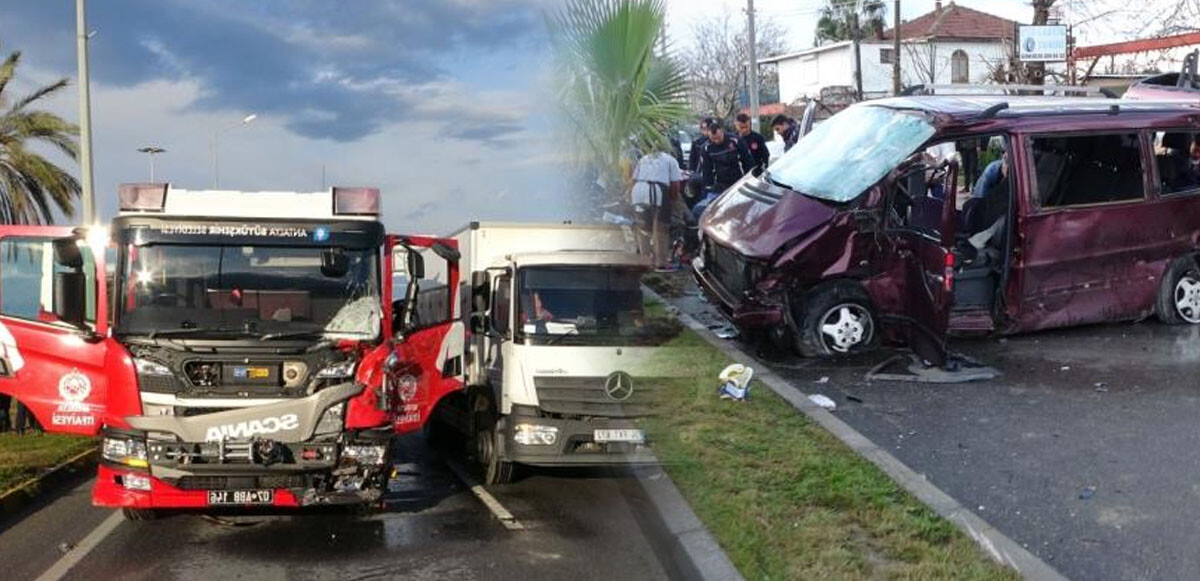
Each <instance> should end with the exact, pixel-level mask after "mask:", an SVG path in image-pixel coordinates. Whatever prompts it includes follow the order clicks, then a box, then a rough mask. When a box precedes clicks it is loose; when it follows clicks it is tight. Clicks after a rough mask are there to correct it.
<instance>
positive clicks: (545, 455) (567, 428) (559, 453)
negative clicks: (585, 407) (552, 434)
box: [499, 415, 658, 466]
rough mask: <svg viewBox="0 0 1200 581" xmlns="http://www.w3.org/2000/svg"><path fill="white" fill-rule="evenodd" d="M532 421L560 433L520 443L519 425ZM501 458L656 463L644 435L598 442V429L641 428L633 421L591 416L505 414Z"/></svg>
mask: <svg viewBox="0 0 1200 581" xmlns="http://www.w3.org/2000/svg"><path fill="white" fill-rule="evenodd" d="M520 424H532V425H537V426H546V427H553V428H556V429H557V432H556V434H557V436H556V438H555V441H554V443H553V444H522V443H519V442H517V440H516V433H517V428H516V426H517V425H520ZM499 428H500V433H501V434H502V435H503V438H502V444H501V445H502V449H501V450H500V454H501V457H502V458H504V459H506V460H508V461H511V462H517V463H520V464H528V465H530V466H604V465H613V464H621V465H629V464H657V463H658V458H656V457H655V456H654V454H653V453H652V452H651V451H650V447H649V445H648V443H647V442H646V441H645V439H644V437H643V440H642V442H640V443H638V442H597V441H596V433H597V431H598V430H637V431H638V432H641V433H643V434H644V433H645V432H644V431H643V430H642V428H640V427H639V426H637V425H636V423H634V422H633V421H631V420H617V419H592V420H563V419H556V418H543V417H530V416H523V415H512V416H505V417H504V418H502V419H501V421H500V426H499Z"/></svg>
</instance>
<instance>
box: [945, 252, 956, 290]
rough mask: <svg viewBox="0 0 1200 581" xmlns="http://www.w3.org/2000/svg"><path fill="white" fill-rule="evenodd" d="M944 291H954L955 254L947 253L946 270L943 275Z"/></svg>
mask: <svg viewBox="0 0 1200 581" xmlns="http://www.w3.org/2000/svg"><path fill="white" fill-rule="evenodd" d="M942 285H943V290H945V291H946V292H951V291H953V290H954V253H953V252H947V253H946V270H945V272H943V273H942Z"/></svg>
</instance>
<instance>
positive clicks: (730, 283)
mask: <svg viewBox="0 0 1200 581" xmlns="http://www.w3.org/2000/svg"><path fill="white" fill-rule="evenodd" d="M704 264H705V267H706V270H707V271H708V273H709V276H710V277H711V278H713V279H715V280H716V282H717V283H718V284H720V285H721V288H723V289H725V291H726V292H728V293H730V294H732V295H733V296H735V297H737V298H738V299H739V300H740V299H741V297H742V295H743V294H744V293H745V291H746V289H747V282H748V281H747V277H746V259H745V258H743V257H742V255H740V254H738V253H737V252H734V251H733V250H730V249H728V248H726V247H724V246H721V245H720V244H714V243H712V242H708V243H707V244H705V255H704Z"/></svg>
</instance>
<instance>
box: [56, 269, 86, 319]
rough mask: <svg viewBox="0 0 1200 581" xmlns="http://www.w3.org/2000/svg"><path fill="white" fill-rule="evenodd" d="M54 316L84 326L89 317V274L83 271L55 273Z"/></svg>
mask: <svg viewBox="0 0 1200 581" xmlns="http://www.w3.org/2000/svg"><path fill="white" fill-rule="evenodd" d="M54 316H56V317H58V318H59V319H60V320H62V321H63V322H65V323H69V324H71V325H73V326H75V327H80V328H82V327H83V326H84V323H85V322H86V319H87V275H86V274H84V273H83V272H79V271H76V272H56V273H54Z"/></svg>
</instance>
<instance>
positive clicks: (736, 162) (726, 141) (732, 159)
mask: <svg viewBox="0 0 1200 581" xmlns="http://www.w3.org/2000/svg"><path fill="white" fill-rule="evenodd" d="M700 165H701V167H702V168H703V170H704V178H703V179H704V192H705V195H704V199H702V200H700V202H698V203H697V204H696V205H695V206H694V207H693V208H692V213H693V214H694V215H695V216H696V219H697V220H699V219H700V215H701V214H703V213H704V210H705V209H706V208H708V204H709V203H711V202H712V201H713V200H715V199H716V198H717V196H719V195H721V194H722V193H723V192H724V191H725V190H728V189H729V188H730V186H732V185H733V184H735V183H737V181H738V180H740V179H742V176H744V175H746V174H747V173H749V172H750V170H751V169H752V168H754V158H753V157H751V156H750V150H748V149H746V144H745V143H742V142H741V141H740V140H739V139H738V138H736V137H734V136H732V135H729V134H727V133H726V132H725V125H724V124H723V123H722V122H721V121H720V120H714V122H713V124H712V125H710V126H709V128H708V143H707V144H705V145H704V151H703V152H702V153H701V155H700Z"/></svg>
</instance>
